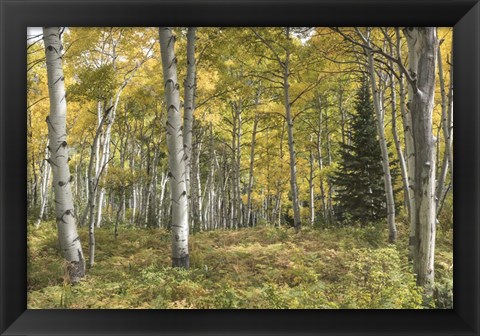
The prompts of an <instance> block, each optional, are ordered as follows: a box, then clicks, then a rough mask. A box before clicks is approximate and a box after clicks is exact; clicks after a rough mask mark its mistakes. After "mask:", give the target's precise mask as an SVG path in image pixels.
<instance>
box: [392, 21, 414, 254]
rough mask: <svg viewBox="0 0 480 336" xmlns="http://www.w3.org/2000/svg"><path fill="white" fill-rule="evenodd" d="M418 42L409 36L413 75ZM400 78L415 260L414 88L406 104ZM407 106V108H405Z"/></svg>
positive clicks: (398, 39)
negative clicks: (415, 45) (415, 44)
mask: <svg viewBox="0 0 480 336" xmlns="http://www.w3.org/2000/svg"><path fill="white" fill-rule="evenodd" d="M396 34H397V55H401V51H400V50H401V49H400V34H399V30H398V29H397V32H396ZM415 41H416V30H412V31H411V32H410V33H409V35H408V36H407V44H408V71H409V72H410V73H411V74H414V73H415V74H416V71H417V65H418V56H417V54H416V53H415V52H414V48H415V47H414V43H415ZM400 73H401V77H400V106H401V108H402V109H405V110H404V111H402V117H403V127H404V130H405V154H406V159H407V172H408V185H409V188H410V208H411V209H412V211H411V212H410V226H409V231H410V232H409V234H410V237H409V254H410V255H409V257H410V258H413V254H414V251H413V250H414V243H415V232H416V227H417V218H416V216H415V210H414V209H415V208H416V205H415V147H414V142H413V141H414V140H413V126H412V99H413V88H412V85H411V84H410V83H409V85H408V86H407V88H408V102H406V103H405V95H404V92H405V90H404V88H403V80H402V79H403V78H404V77H405V75H404V74H403V72H400ZM405 106H406V108H405Z"/></svg>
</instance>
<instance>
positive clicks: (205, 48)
mask: <svg viewBox="0 0 480 336" xmlns="http://www.w3.org/2000/svg"><path fill="white" fill-rule="evenodd" d="M26 47H27V60H26V62H27V122H28V125H27V126H28V133H27V144H28V162H27V165H28V177H27V182H28V193H27V202H28V251H29V254H28V265H29V266H28V290H29V296H28V305H29V307H30V308H54V307H63V308H98V307H102V308H451V307H452V302H453V301H452V300H453V299H452V295H453V294H452V293H453V292H452V286H453V284H452V282H453V280H452V279H453V248H452V245H453V239H452V236H453V179H452V176H453V80H452V76H453V59H452V29H451V28H437V27H383V28H382V27H375V28H373V27H330V28H326V27H261V28H258V27H236V28H229V27H209V28H205V27H189V28H187V27H175V28H169V27H152V28H138V27H137V28H128V27H101V28H97V27H90V28H81V27H44V28H36V29H33V28H31V29H29V35H27V46H26ZM87 298H88V299H87ZM122 302H127V304H125V303H122Z"/></svg>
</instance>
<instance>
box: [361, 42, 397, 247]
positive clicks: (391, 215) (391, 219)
mask: <svg viewBox="0 0 480 336" xmlns="http://www.w3.org/2000/svg"><path fill="white" fill-rule="evenodd" d="M364 42H365V43H366V44H367V45H368V46H369V47H370V41H369V40H368V38H365V39H364ZM365 52H366V53H367V61H368V72H369V75H370V85H371V88H372V96H373V106H374V108H375V114H376V116H377V118H376V119H377V120H376V121H377V134H378V138H379V142H380V150H381V153H382V168H383V180H384V185H385V196H386V203H387V221H388V241H389V242H390V243H393V242H395V241H396V240H397V228H396V225H395V199H394V197H393V188H392V176H391V174H390V162H389V159H388V149H387V141H386V140H385V122H384V116H385V113H384V111H383V108H382V104H381V102H380V92H379V89H378V86H377V80H376V77H375V63H374V59H373V53H372V51H371V50H370V49H367V48H365Z"/></svg>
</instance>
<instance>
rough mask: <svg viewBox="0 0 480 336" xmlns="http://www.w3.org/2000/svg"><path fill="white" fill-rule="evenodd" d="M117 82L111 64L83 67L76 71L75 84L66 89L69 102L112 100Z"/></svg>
mask: <svg viewBox="0 0 480 336" xmlns="http://www.w3.org/2000/svg"><path fill="white" fill-rule="evenodd" d="M116 87H117V82H116V79H115V72H114V69H113V65H112V64H105V65H101V66H100V67H93V66H90V67H85V68H82V69H80V70H79V71H78V73H77V76H76V83H75V84H72V85H70V86H69V87H68V89H67V92H68V95H69V96H68V98H69V100H71V101H83V100H96V101H104V100H106V99H110V98H113V95H114V94H115V89H116Z"/></svg>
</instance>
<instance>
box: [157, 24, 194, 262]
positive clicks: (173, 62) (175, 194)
mask: <svg viewBox="0 0 480 336" xmlns="http://www.w3.org/2000/svg"><path fill="white" fill-rule="evenodd" d="M159 39H160V53H161V57H162V68H163V80H164V91H165V101H166V106H167V113H168V117H167V125H166V131H167V147H168V166H169V170H170V171H169V174H168V175H169V183H170V195H171V204H172V208H171V209H172V210H171V211H172V266H173V267H181V268H189V264H190V261H189V255H188V203H187V186H186V181H185V179H186V174H185V155H184V147H183V131H182V119H181V115H180V93H179V85H178V81H177V59H176V57H175V51H174V43H175V37H174V36H173V34H172V30H171V28H169V27H160V28H159Z"/></svg>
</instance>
